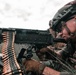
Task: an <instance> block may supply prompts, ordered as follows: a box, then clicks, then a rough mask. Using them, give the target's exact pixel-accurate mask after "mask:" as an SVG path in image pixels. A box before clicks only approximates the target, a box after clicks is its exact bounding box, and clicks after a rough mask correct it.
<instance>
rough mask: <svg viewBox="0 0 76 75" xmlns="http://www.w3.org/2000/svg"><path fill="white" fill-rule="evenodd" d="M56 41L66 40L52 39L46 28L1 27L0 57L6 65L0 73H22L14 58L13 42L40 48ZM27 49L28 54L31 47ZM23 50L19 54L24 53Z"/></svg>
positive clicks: (4, 74)
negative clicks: (0, 50) (43, 29)
mask: <svg viewBox="0 0 76 75" xmlns="http://www.w3.org/2000/svg"><path fill="white" fill-rule="evenodd" d="M58 41H60V42H66V41H65V40H64V39H54V38H53V36H52V35H51V34H50V33H49V32H48V30H46V31H42V30H30V29H15V28H1V29H0V43H3V47H2V54H3V57H2V58H3V63H4V65H7V66H8V67H7V66H3V74H2V75H7V74H9V75H13V74H17V75H22V72H23V71H22V69H21V68H20V66H19V64H18V62H17V60H16V56H15V52H14V43H16V44H25V43H27V44H32V45H34V46H35V47H37V48H38V49H41V48H43V47H46V46H47V45H53V44H54V42H58ZM27 51H28V52H27V53H28V54H29V52H31V49H28V50H27ZM24 52H25V51H24ZM24 52H23V53H21V54H24ZM21 54H19V55H21ZM30 54H31V53H30ZM30 54H29V55H30ZM21 56H23V55H21ZM31 56H32V55H31ZM31 56H30V57H31ZM19 57H20V56H19ZM19 57H18V58H19ZM30 57H29V58H30ZM27 58H28V56H27ZM12 61H14V62H12ZM8 62H9V63H8ZM11 67H12V68H11ZM8 69H9V70H8Z"/></svg>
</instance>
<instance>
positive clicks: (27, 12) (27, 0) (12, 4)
mask: <svg viewBox="0 0 76 75" xmlns="http://www.w3.org/2000/svg"><path fill="white" fill-rule="evenodd" d="M70 1H72V0H0V28H25V29H38V30H46V29H48V28H49V20H50V19H52V18H53V16H54V14H55V13H56V12H57V10H58V9H59V8H61V7H62V6H63V5H65V4H66V3H68V2H70Z"/></svg>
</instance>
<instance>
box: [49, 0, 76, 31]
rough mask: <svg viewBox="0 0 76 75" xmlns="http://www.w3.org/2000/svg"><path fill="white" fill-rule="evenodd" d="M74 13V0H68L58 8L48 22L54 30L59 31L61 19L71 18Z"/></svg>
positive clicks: (75, 10)
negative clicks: (68, 0) (69, 0)
mask: <svg viewBox="0 0 76 75" xmlns="http://www.w3.org/2000/svg"><path fill="white" fill-rule="evenodd" d="M74 15H76V0H74V1H72V2H69V3H68V4H66V5H65V6H63V7H62V8H61V9H59V10H58V12H57V13H56V14H55V16H54V17H53V19H52V20H51V21H50V22H51V23H49V24H50V25H51V28H52V29H53V30H54V31H56V32H60V31H61V27H62V21H64V22H66V21H68V20H70V19H71V18H73V16H74Z"/></svg>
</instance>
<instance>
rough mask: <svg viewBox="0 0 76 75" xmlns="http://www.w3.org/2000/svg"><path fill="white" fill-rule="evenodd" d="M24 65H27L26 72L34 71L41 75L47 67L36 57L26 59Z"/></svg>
mask: <svg viewBox="0 0 76 75" xmlns="http://www.w3.org/2000/svg"><path fill="white" fill-rule="evenodd" d="M23 65H24V66H25V71H26V73H28V72H32V73H35V74H37V75H41V74H42V72H43V70H44V68H45V65H43V64H42V63H40V62H39V61H36V60H34V59H30V60H25V61H24V62H23Z"/></svg>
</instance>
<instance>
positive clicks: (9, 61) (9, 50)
mask: <svg viewBox="0 0 76 75" xmlns="http://www.w3.org/2000/svg"><path fill="white" fill-rule="evenodd" d="M2 36H3V46H2V53H3V56H2V60H3V73H2V75H22V71H21V69H20V66H19V64H18V62H17V60H16V55H15V52H14V40H15V32H14V31H4V32H3V33H2Z"/></svg>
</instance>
